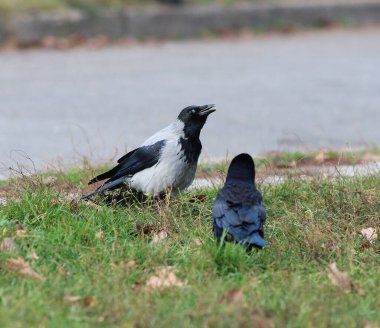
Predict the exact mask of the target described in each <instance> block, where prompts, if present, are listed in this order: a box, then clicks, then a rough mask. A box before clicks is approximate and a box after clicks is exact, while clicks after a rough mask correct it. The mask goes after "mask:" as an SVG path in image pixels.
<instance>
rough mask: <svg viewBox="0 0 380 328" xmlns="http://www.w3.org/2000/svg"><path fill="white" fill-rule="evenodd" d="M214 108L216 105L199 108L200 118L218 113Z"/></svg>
mask: <svg viewBox="0 0 380 328" xmlns="http://www.w3.org/2000/svg"><path fill="white" fill-rule="evenodd" d="M214 107H215V105H214V104H211V105H204V106H199V112H198V115H199V116H205V115H209V114H211V113H213V112H215V111H216V109H214Z"/></svg>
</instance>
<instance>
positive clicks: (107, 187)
mask: <svg viewBox="0 0 380 328" xmlns="http://www.w3.org/2000/svg"><path fill="white" fill-rule="evenodd" d="M95 179H96V178H95ZM129 179H130V178H129V177H121V178H119V179H116V180H114V181H110V182H107V183H105V184H104V185H103V186H101V187H99V188H98V189H96V190H95V191H94V192H92V193H90V194H88V195H83V196H82V198H81V199H90V198H91V197H93V196H95V195H97V194H99V193H101V192H103V191H106V190H112V189H117V188H120V187H122V186H123V185H124V184H126V183H127V182H128V180H129ZM93 180H94V179H93Z"/></svg>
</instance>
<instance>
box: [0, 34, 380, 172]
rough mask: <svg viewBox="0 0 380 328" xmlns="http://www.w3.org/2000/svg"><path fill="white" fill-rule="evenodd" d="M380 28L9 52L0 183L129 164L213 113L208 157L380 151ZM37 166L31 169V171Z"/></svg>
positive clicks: (1, 100)
mask: <svg viewBox="0 0 380 328" xmlns="http://www.w3.org/2000/svg"><path fill="white" fill-rule="evenodd" d="M379 76H380V29H367V30H358V31H352V30H351V31H347V30H346V31H338V30H336V31H324V32H313V33H310V32H308V33H299V34H293V35H286V36H284V35H269V36H260V37H254V38H247V39H239V40H212V41H210V40H203V41H186V42H184V41H183V42H168V43H163V44H145V45H144V44H143V45H134V46H130V47H110V48H106V49H100V50H99V49H98V50H91V49H85V48H81V49H74V50H69V51H66V52H59V51H49V50H33V51H25V52H2V53H0V115H1V116H0V162H1V163H2V164H0V166H1V165H2V167H3V170H2V169H1V167H0V174H3V175H5V174H6V167H8V166H10V165H12V166H15V164H16V163H24V164H28V163H29V164H30V161H29V160H28V158H30V159H31V160H32V161H33V162H34V164H35V165H36V166H37V168H42V167H44V165H45V164H46V163H50V164H51V163H54V164H57V163H64V164H70V163H73V162H76V161H80V160H81V159H82V158H83V157H87V158H88V159H89V161H91V162H93V163H96V162H99V161H104V160H109V159H110V158H112V157H113V156H119V155H122V154H123V152H124V150H125V148H132V147H135V146H138V145H139V144H140V143H141V142H142V141H144V139H145V138H146V137H148V136H149V135H150V134H152V133H153V132H155V131H156V130H158V129H159V128H162V127H164V126H165V125H167V124H168V123H169V122H170V121H172V120H173V119H174V118H175V117H176V116H177V115H178V113H179V111H180V110H181V109H182V108H183V107H185V106H187V105H190V104H206V103H215V104H216V105H217V112H216V113H214V114H212V115H211V116H210V118H209V121H208V122H207V124H206V126H205V128H204V130H203V132H202V135H201V138H202V141H203V145H204V152H203V158H217V157H225V155H226V153H227V152H228V154H230V155H233V154H236V153H238V152H242V151H245V152H250V153H252V154H253V155H255V154H258V153H263V152H267V151H272V150H286V149H290V150H294V149H315V148H321V147H323V148H326V147H331V148H342V147H357V146H371V145H373V144H377V145H379V144H380V128H379V126H380V78H379ZM29 167H30V165H29Z"/></svg>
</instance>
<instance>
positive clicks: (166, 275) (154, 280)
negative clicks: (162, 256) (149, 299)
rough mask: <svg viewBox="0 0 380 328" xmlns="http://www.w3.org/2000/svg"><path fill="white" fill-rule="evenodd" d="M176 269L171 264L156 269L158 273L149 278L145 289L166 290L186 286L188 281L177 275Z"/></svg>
mask: <svg viewBox="0 0 380 328" xmlns="http://www.w3.org/2000/svg"><path fill="white" fill-rule="evenodd" d="M176 271H177V270H176V269H175V268H173V267H170V266H166V267H160V268H157V269H156V275H155V276H151V277H149V278H148V280H147V282H146V284H145V291H146V292H151V291H154V290H164V289H170V288H178V287H184V286H186V283H184V282H183V281H181V280H179V279H178V278H177V276H176Z"/></svg>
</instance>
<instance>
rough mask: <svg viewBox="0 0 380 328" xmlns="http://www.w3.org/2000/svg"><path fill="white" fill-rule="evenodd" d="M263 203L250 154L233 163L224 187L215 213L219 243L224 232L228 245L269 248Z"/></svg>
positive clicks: (237, 157) (242, 155) (216, 203)
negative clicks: (266, 238) (233, 242)
mask: <svg viewBox="0 0 380 328" xmlns="http://www.w3.org/2000/svg"><path fill="white" fill-rule="evenodd" d="M261 202H262V197H261V194H260V192H259V191H258V190H257V189H256V186H255V164H254V162H253V159H252V157H251V156H250V155H248V154H240V155H238V156H236V157H235V158H234V159H233V160H232V162H231V165H230V167H229V169H228V173H227V179H226V182H225V184H224V187H223V188H222V189H221V190H220V191H219V193H218V196H217V198H216V200H215V202H214V207H213V209H212V216H213V230H214V235H215V237H216V238H217V241H218V243H220V241H221V239H222V236H223V232H224V231H225V233H226V240H227V241H230V240H232V241H235V242H238V243H241V244H242V245H243V246H244V247H245V248H246V249H248V250H250V249H252V248H253V247H255V248H262V247H263V246H266V245H268V243H267V242H266V241H265V240H264V239H263V238H264V224H265V219H266V212H265V207H264V206H263V205H262V203H261Z"/></svg>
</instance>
